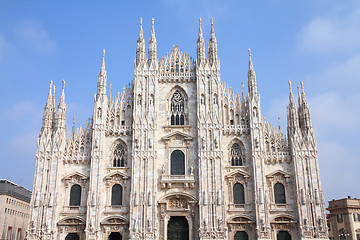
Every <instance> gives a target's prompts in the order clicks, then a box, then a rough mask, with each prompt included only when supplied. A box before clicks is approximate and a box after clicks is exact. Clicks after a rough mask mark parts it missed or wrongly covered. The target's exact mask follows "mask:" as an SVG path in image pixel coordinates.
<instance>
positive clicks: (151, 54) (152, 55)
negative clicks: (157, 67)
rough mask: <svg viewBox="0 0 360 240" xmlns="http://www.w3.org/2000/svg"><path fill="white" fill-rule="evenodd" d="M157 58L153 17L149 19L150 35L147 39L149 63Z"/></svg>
mask: <svg viewBox="0 0 360 240" xmlns="http://www.w3.org/2000/svg"><path fill="white" fill-rule="evenodd" d="M156 60H157V46H156V37H155V26H154V18H153V19H152V20H151V37H150V39H149V63H151V62H152V61H155V62H156Z"/></svg>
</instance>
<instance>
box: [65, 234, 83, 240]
mask: <svg viewBox="0 0 360 240" xmlns="http://www.w3.org/2000/svg"><path fill="white" fill-rule="evenodd" d="M65 240H80V238H79V235H77V233H69V234H68V235H67V236H66V238H65Z"/></svg>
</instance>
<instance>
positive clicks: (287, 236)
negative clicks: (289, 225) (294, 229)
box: [277, 231, 291, 240]
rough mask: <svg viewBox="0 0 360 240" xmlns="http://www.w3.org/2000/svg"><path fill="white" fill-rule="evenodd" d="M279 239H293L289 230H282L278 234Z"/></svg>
mask: <svg viewBox="0 0 360 240" xmlns="http://www.w3.org/2000/svg"><path fill="white" fill-rule="evenodd" d="M277 240H291V235H290V234H289V232H288V231H280V232H279V233H278V234H277Z"/></svg>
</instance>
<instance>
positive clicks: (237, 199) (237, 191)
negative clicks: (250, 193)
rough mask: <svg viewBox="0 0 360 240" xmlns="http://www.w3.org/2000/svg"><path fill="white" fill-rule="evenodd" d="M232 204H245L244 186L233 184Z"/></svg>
mask: <svg viewBox="0 0 360 240" xmlns="http://www.w3.org/2000/svg"><path fill="white" fill-rule="evenodd" d="M233 195H234V204H245V196H244V186H243V185H242V184H241V183H235V184H234V186H233Z"/></svg>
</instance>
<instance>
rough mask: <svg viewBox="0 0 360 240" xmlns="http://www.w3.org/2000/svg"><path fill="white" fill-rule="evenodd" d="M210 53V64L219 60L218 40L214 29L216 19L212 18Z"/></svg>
mask: <svg viewBox="0 0 360 240" xmlns="http://www.w3.org/2000/svg"><path fill="white" fill-rule="evenodd" d="M208 45H209V53H208V58H209V60H210V64H212V63H213V62H214V61H216V60H217V42H216V37H215V30H214V21H213V19H212V18H211V31H210V39H209V44H208Z"/></svg>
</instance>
